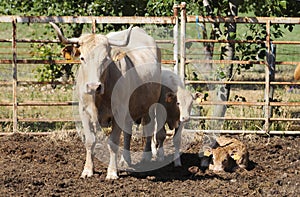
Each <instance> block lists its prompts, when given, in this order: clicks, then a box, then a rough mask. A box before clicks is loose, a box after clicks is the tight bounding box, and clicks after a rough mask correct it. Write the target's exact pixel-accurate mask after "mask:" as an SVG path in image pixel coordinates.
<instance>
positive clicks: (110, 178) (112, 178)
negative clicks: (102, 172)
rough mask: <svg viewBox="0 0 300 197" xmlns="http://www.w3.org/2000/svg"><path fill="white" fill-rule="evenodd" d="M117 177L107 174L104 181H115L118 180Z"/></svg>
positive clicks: (113, 174)
mask: <svg viewBox="0 0 300 197" xmlns="http://www.w3.org/2000/svg"><path fill="white" fill-rule="evenodd" d="M118 178H119V177H118V175H117V174H116V173H112V174H107V175H106V178H105V180H116V179H118Z"/></svg>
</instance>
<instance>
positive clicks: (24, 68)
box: [0, 23, 300, 132]
mask: <svg viewBox="0 0 300 197" xmlns="http://www.w3.org/2000/svg"><path fill="white" fill-rule="evenodd" d="M64 27H65V26H64ZM90 29H91V28H90V27H89V26H86V27H85V29H84V32H90ZM145 29H146V31H147V32H149V33H150V34H151V35H152V36H153V37H154V38H155V39H164V40H165V39H172V28H171V27H155V26H153V25H149V26H146V27H145ZM245 29H246V27H245V25H240V24H239V25H238V32H237V34H238V37H241V36H242V35H243V33H244V32H245V31H246V30H245ZM198 30H199V29H198V27H197V24H187V35H186V37H187V38H199V36H198ZM11 32H12V30H11V24H9V23H0V39H11V35H12V33H11ZM284 33H285V36H284V37H282V38H280V39H279V40H286V41H288V40H290V41H299V40H300V36H299V35H300V26H299V25H298V26H297V25H296V26H295V28H294V31H293V32H288V31H287V30H284ZM66 34H67V35H68V32H66ZM17 38H18V39H55V38H56V36H55V34H54V32H53V30H52V29H51V28H50V26H49V25H48V24H29V25H28V24H19V23H18V24H17ZM37 46H38V45H34V46H33V45H32V44H30V43H18V44H17V47H18V49H17V55H18V59H23V58H24V59H33V58H35V59H42V58H43V57H39V56H38V55H35V57H33V56H32V52H33V50H32V48H33V47H37ZM50 47H51V49H54V50H55V52H54V57H53V59H60V58H61V57H60V46H58V45H56V44H52V45H51V46H50ZM160 47H161V48H162V51H163V59H172V58H173V51H172V45H168V44H160ZM299 47H300V45H278V46H277V56H276V61H294V62H300V56H299V54H300V52H299V51H300V50H299ZM214 50H215V54H214V59H219V55H218V54H220V44H216V45H215V49H214ZM11 51H12V50H11V43H9V42H4V43H3V42H0V59H12V54H11V53H12V52H11ZM203 57H204V56H203V46H202V44H198V43H193V44H192V45H188V48H187V58H190V59H203ZM43 66H44V65H18V80H22V81H23V80H28V81H36V80H37V78H36V75H37V72H36V69H37V68H39V67H43ZM294 68H295V65H277V66H276V71H277V72H276V77H275V78H276V81H292V80H293V71H294ZM217 69H218V65H214V69H213V70H212V72H210V73H205V72H203V68H202V67H201V65H199V64H189V65H188V66H187V74H188V75H191V73H192V72H193V71H196V72H198V77H199V78H200V79H201V77H203V78H205V77H207V76H209V77H210V78H211V77H212V78H214V76H215V72H216V70H217ZM75 71H76V67H75V70H74V72H75ZM235 71H236V65H235V67H234V72H235ZM264 72H265V71H264V65H254V66H253V67H252V68H251V69H249V70H247V71H242V72H241V74H240V75H238V74H236V75H235V76H234V78H233V80H246V81H264V77H265V74H264ZM0 81H12V66H11V65H5V64H0ZM207 87H208V86H207ZM207 87H202V90H203V91H206V92H208V93H209V95H210V97H209V99H211V98H212V97H213V95H214V92H213V91H209V90H208V89H209V88H207ZM0 89H1V92H2V94H1V95H0V101H1V102H12V88H11V86H1V87H0ZM299 93H300V90H299V89H297V87H289V86H276V90H275V95H274V98H275V99H277V100H278V101H286V102H295V101H298V102H299V101H300V97H299ZM236 96H237V97H244V98H246V100H247V101H253V102H256V101H263V100H264V86H262V85H253V86H250V85H247V86H242V85H235V86H232V89H231V95H230V98H229V100H231V101H235V99H236ZM71 100H73V89H72V86H62V85H58V86H56V87H55V88H53V87H51V85H31V86H19V87H18V102H29V101H44V102H47V101H48V102H50V101H71ZM212 110H213V106H207V107H206V106H205V107H201V110H200V111H199V106H195V107H194V112H193V113H194V114H195V115H198V114H201V115H207V114H209V113H211V111H212ZM73 113H74V108H72V107H20V108H19V110H18V116H19V117H20V118H72V117H73ZM299 113H300V107H279V108H278V109H276V111H275V112H274V117H278V116H279V117H294V118H295V117H297V118H298V117H299ZM226 116H236V117H262V116H263V111H262V108H261V107H241V106H228V109H227V113H226ZM11 117H12V108H11V107H0V118H11ZM206 123H207V122H204V123H203V122H201V121H200V122H196V123H195V124H192V127H193V128H195V129H198V128H202V127H205V125H206ZM299 124H300V123H299V122H298V123H296V126H297V125H299ZM20 126H22V127H23V128H26V129H27V130H29V131H37V130H39V131H47V130H51V129H53V128H55V129H56V128H57V127H72V126H74V124H72V123H66V124H64V123H51V124H50V123H49V124H43V123H34V124H33V123H22V124H20ZM224 126H225V127H226V128H227V129H248V130H249V129H250V130H253V129H254V130H257V129H259V128H260V127H261V123H259V122H253V121H245V122H241V121H228V122H227V121H226V122H224ZM272 126H273V129H275V130H277V129H278V130H295V129H298V130H299V128H297V127H295V123H288V124H285V123H282V122H278V123H276V124H273V125H272ZM10 129H11V124H9V123H3V124H1V128H0V132H1V131H7V130H10Z"/></svg>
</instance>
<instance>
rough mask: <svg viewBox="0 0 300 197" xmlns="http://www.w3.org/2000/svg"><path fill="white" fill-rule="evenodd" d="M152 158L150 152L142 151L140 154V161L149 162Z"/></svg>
mask: <svg viewBox="0 0 300 197" xmlns="http://www.w3.org/2000/svg"><path fill="white" fill-rule="evenodd" d="M151 159H152V152H144V153H143V156H142V161H146V162H149V161H151Z"/></svg>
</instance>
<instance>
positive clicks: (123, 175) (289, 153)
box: [0, 133, 300, 196]
mask: <svg viewBox="0 0 300 197" xmlns="http://www.w3.org/2000/svg"><path fill="white" fill-rule="evenodd" d="M233 137H235V138H238V139H240V140H242V141H243V142H245V143H246V144H247V146H248V147H249V152H250V160H251V161H252V168H251V169H249V170H248V171H247V170H242V169H238V170H237V171H235V172H232V173H229V172H224V173H219V174H216V173H213V172H211V171H208V170H206V171H205V172H203V171H201V170H199V171H195V172H191V171H190V170H189V168H190V167H193V168H194V169H197V168H199V167H200V166H199V165H200V163H199V157H198V152H199V150H200V149H201V147H202V144H201V142H192V143H190V144H189V146H188V147H187V148H185V149H184V150H183V154H182V156H181V158H182V162H183V166H182V167H177V168H175V167H173V163H170V164H169V165H167V166H165V167H162V168H160V169H157V170H152V171H149V172H143V173H141V172H120V179H119V180H114V181H106V180H105V176H106V167H107V166H106V164H103V163H101V162H99V161H98V160H96V161H95V176H94V177H92V178H88V179H81V178H79V177H80V173H81V170H82V169H83V164H84V160H85V149H84V146H83V143H82V142H81V140H80V139H79V138H78V137H77V135H76V133H75V134H70V135H69V136H68V137H64V138H59V137H53V136H33V135H24V134H22V135H21V134H14V135H10V136H1V137H0V166H1V167H0V196H300V181H299V180H300V153H299V150H300V149H299V148H300V136H261V135H259V136H258V135H235V136H233ZM134 144H135V143H133V146H135V145H134Z"/></svg>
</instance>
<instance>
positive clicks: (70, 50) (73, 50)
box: [61, 45, 80, 60]
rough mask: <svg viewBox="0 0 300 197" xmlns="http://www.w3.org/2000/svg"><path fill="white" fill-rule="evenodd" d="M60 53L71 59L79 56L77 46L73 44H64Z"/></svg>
mask: <svg viewBox="0 0 300 197" xmlns="http://www.w3.org/2000/svg"><path fill="white" fill-rule="evenodd" d="M61 53H62V55H63V57H64V58H65V59H66V60H73V59H74V58H76V57H79V56H80V50H79V48H78V47H75V46H74V45H68V46H65V47H64V48H63V49H62V50H61Z"/></svg>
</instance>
